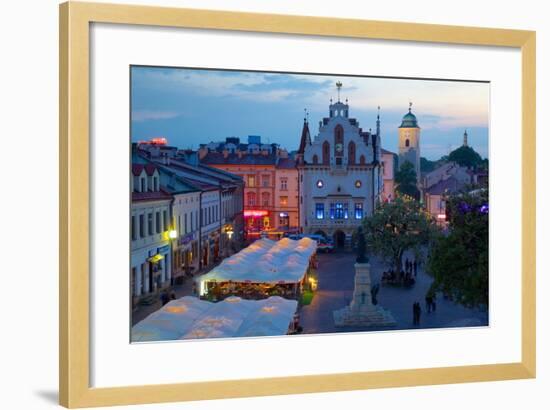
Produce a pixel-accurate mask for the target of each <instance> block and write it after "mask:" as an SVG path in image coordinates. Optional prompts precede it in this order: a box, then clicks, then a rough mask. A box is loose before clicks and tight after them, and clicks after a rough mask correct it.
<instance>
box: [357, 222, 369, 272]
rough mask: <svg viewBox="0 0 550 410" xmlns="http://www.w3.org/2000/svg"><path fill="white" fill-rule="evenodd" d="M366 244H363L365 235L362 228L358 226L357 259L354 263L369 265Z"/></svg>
mask: <svg viewBox="0 0 550 410" xmlns="http://www.w3.org/2000/svg"><path fill="white" fill-rule="evenodd" d="M366 253H367V243H366V242H365V234H364V232H363V228H362V227H361V226H360V227H359V228H358V229H357V258H356V259H355V261H356V262H357V263H369V258H367V255H366Z"/></svg>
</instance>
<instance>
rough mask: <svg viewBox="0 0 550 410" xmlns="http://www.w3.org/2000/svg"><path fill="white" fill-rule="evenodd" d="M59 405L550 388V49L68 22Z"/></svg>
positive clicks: (149, 20) (470, 38)
mask: <svg viewBox="0 0 550 410" xmlns="http://www.w3.org/2000/svg"><path fill="white" fill-rule="evenodd" d="M60 50H61V53H60V67H61V68H60V130H61V131H60V134H61V135H60V187H61V194H60V204H61V205H60V221H61V223H60V238H61V243H60V261H61V272H60V295H61V299H60V323H61V328H60V402H61V404H62V405H64V406H66V407H86V406H99V405H117V404H133V403H152V402H167V401H183V400H202V399H219V398H230V397H246V396H254V395H276V394H292V393H305V392H327V391H338V390H353V389H367V388H377V387H398V386H413V385H427V384H443V383H459V382H474V381H487V380H504V379H518V378H530V377H535V357H536V356H535V221H536V217H535V34H534V32H529V31H520V30H501V29H490V28H473V27H451V26H437V25H424V24H410V23H390V22H378V21H361V20H346V19H329V18H317V17H300V16H282V15H267V14H253V13H235V12H222V11H205V10H190V9H174V8H158V7H146V6H126V5H110V4H94V3H78V2H68V3H65V4H62V5H61V7H60Z"/></svg>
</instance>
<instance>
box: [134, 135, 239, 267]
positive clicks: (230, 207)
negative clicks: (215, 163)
mask: <svg viewBox="0 0 550 410" xmlns="http://www.w3.org/2000/svg"><path fill="white" fill-rule="evenodd" d="M164 144H166V141H164ZM136 152H137V156H138V159H136V160H135V161H134V159H133V162H139V161H142V162H144V163H150V164H153V165H154V166H156V167H157V168H158V169H159V171H160V174H161V175H162V176H164V177H163V178H165V180H164V182H165V183H166V185H163V189H165V190H167V191H168V192H172V194H173V196H174V202H173V205H172V207H173V209H172V212H173V215H174V222H173V223H174V227H175V229H174V231H175V234H176V235H177V238H176V240H174V241H172V243H171V246H172V248H173V251H174V266H175V268H174V271H175V272H178V274H183V273H194V272H197V271H199V270H202V269H206V268H208V267H209V266H211V265H212V264H213V263H215V262H217V261H218V260H219V259H220V258H222V257H225V256H228V255H230V254H231V253H233V252H236V251H238V250H239V249H240V247H241V245H242V241H243V237H244V225H243V194H244V181H243V180H242V179H241V178H240V177H238V176H236V175H232V174H229V173H226V172H223V171H221V170H218V169H216V168H212V167H208V166H205V165H203V164H201V163H200V162H199V160H198V154H197V152H194V151H189V150H184V151H182V150H178V149H177V148H175V147H169V146H167V145H163V144H158V143H147V144H140V145H139V146H138V147H136ZM184 187H185V188H184Z"/></svg>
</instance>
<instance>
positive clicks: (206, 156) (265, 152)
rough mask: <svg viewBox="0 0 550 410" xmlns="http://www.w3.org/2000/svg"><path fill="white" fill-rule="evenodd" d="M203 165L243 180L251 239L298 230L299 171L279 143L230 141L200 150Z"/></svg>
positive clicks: (246, 215) (246, 225)
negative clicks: (261, 235)
mask: <svg viewBox="0 0 550 410" xmlns="http://www.w3.org/2000/svg"><path fill="white" fill-rule="evenodd" d="M199 157H200V161H201V163H202V164H205V165H208V166H209V167H214V168H217V169H219V170H222V171H224V172H227V173H230V174H232V175H237V176H239V177H240V178H242V179H243V180H244V184H245V185H244V196H243V201H244V225H245V230H246V235H247V238H248V239H249V240H251V239H254V238H257V237H259V236H260V234H261V233H262V232H264V233H268V234H273V235H277V236H281V235H283V234H284V233H285V232H292V231H296V230H297V229H298V223H299V220H298V198H297V196H298V191H297V190H298V183H297V181H298V179H297V178H298V171H297V169H296V161H294V160H293V159H291V158H289V157H288V153H287V152H286V151H285V150H283V149H280V148H279V147H278V145H277V144H262V143H261V140H260V137H258V136H256V137H253V138H252V137H249V143H248V144H240V143H238V139H235V140H234V138H227V140H226V142H225V143H210V144H207V145H204V146H202V147H201V149H200V150H199Z"/></svg>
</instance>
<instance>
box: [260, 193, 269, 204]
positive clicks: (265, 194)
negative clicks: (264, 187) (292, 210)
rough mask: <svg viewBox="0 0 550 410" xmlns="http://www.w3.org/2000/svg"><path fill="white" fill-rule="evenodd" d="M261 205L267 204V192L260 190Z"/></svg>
mask: <svg viewBox="0 0 550 410" xmlns="http://www.w3.org/2000/svg"><path fill="white" fill-rule="evenodd" d="M262 206H269V192H262Z"/></svg>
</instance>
